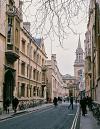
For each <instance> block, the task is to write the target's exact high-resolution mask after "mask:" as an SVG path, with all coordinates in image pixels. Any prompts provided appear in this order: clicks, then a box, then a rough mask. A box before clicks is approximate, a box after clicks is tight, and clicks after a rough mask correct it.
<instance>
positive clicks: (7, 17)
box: [0, 0, 47, 107]
mask: <svg viewBox="0 0 100 129" xmlns="http://www.w3.org/2000/svg"><path fill="white" fill-rule="evenodd" d="M0 20H1V21H0V76H1V77H0V107H4V104H5V101H6V99H8V98H9V100H10V102H11V103H12V99H13V96H16V97H18V99H19V100H20V102H22V101H23V102H27V103H28V102H30V100H32V101H34V100H44V99H46V83H47V82H46V81H47V80H46V67H45V63H46V58H47V56H46V53H45V47H44V41H43V38H39V39H36V38H34V37H32V35H31V34H30V31H29V29H30V23H28V22H25V23H23V19H22V2H21V1H20V0H7V1H5V2H4V1H3V0H1V1H0Z"/></svg>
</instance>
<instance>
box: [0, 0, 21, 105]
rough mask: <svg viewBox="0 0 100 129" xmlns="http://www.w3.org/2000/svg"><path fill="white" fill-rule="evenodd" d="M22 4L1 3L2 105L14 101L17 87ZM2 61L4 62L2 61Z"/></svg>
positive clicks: (0, 62)
mask: <svg viewBox="0 0 100 129" xmlns="http://www.w3.org/2000/svg"><path fill="white" fill-rule="evenodd" d="M21 7H22V2H20V1H19V0H18V1H14V0H8V1H5V2H4V1H3V0H1V1H0V20H1V22H0V53H1V54H0V55H1V58H0V76H1V77H0V105H1V106H3V105H4V103H5V100H6V99H7V98H9V99H10V100H12V97H13V95H14V90H15V86H16V68H15V62H16V61H17V60H18V59H19V46H20V23H21V21H22V14H21ZM1 59H2V60H1Z"/></svg>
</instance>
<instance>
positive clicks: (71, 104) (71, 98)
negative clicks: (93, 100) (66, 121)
mask: <svg viewBox="0 0 100 129" xmlns="http://www.w3.org/2000/svg"><path fill="white" fill-rule="evenodd" d="M70 107H72V110H73V96H71V97H70V105H69V106H68V109H69V108H70Z"/></svg>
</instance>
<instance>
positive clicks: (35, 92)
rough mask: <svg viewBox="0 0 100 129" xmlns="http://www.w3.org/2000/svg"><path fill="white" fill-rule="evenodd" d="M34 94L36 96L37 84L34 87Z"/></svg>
mask: <svg viewBox="0 0 100 129" xmlns="http://www.w3.org/2000/svg"><path fill="white" fill-rule="evenodd" d="M33 96H36V86H34V88H33Z"/></svg>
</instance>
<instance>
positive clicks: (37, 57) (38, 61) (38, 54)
mask: <svg viewBox="0 0 100 129" xmlns="http://www.w3.org/2000/svg"><path fill="white" fill-rule="evenodd" d="M36 60H37V62H36V63H39V54H37V59H36Z"/></svg>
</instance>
